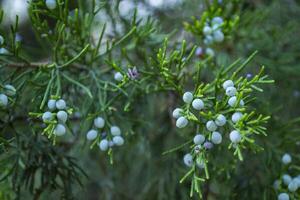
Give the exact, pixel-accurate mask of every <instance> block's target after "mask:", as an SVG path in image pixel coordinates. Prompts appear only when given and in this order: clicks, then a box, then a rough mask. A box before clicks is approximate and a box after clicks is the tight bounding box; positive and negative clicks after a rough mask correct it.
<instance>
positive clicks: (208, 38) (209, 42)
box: [203, 35, 214, 45]
mask: <svg viewBox="0 0 300 200" xmlns="http://www.w3.org/2000/svg"><path fill="white" fill-rule="evenodd" d="M203 42H204V44H206V45H211V44H212V43H213V42H214V38H213V37H212V36H211V35H207V36H206V37H205V39H204V40H203Z"/></svg>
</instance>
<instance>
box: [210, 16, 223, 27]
mask: <svg viewBox="0 0 300 200" xmlns="http://www.w3.org/2000/svg"><path fill="white" fill-rule="evenodd" d="M211 23H212V24H218V25H221V24H222V23H223V19H222V18H221V17H214V18H212V20H211Z"/></svg>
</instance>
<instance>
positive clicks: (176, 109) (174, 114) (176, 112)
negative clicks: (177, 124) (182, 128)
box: [172, 108, 183, 119]
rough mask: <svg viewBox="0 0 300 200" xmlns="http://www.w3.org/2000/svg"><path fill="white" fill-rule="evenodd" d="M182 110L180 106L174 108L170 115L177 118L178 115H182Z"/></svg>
mask: <svg viewBox="0 0 300 200" xmlns="http://www.w3.org/2000/svg"><path fill="white" fill-rule="evenodd" d="M182 112H183V110H182V109H181V108H175V110H174V111H173V113H172V116H173V117H174V118H176V119H178V118H179V117H181V116H182V114H181V113H182Z"/></svg>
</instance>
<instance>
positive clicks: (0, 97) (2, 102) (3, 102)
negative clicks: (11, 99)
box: [0, 94, 8, 107]
mask: <svg viewBox="0 0 300 200" xmlns="http://www.w3.org/2000/svg"><path fill="white" fill-rule="evenodd" d="M7 105H8V97H7V96H6V95H5V94H0V107H6V106H7Z"/></svg>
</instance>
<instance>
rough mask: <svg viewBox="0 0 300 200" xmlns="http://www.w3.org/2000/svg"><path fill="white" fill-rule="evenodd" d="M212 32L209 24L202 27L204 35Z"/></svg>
mask: <svg viewBox="0 0 300 200" xmlns="http://www.w3.org/2000/svg"><path fill="white" fill-rule="evenodd" d="M211 33H212V29H211V27H209V26H204V28H203V34H204V35H210V34H211Z"/></svg>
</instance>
